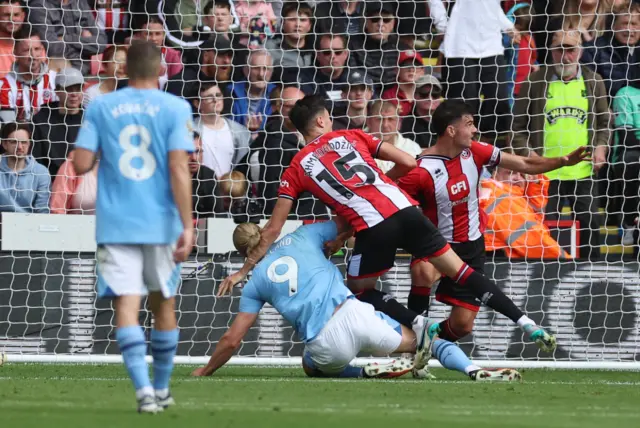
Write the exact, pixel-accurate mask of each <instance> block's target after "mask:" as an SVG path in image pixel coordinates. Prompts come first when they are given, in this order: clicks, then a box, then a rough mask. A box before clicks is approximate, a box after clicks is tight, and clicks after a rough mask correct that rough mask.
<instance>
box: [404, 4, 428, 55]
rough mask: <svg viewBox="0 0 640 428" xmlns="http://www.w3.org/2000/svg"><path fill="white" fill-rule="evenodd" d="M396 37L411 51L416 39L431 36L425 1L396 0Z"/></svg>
mask: <svg viewBox="0 0 640 428" xmlns="http://www.w3.org/2000/svg"><path fill="white" fill-rule="evenodd" d="M396 16H397V17H398V30H397V31H398V36H399V37H400V40H401V41H402V43H404V44H406V45H407V46H408V47H409V48H411V49H413V48H414V45H415V42H416V39H417V38H424V37H425V36H427V35H428V36H431V34H430V30H431V19H430V18H429V13H428V6H427V0H398V8H397V12H396Z"/></svg>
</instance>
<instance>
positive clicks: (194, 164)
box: [189, 137, 202, 175]
mask: <svg viewBox="0 0 640 428" xmlns="http://www.w3.org/2000/svg"><path fill="white" fill-rule="evenodd" d="M193 145H194V147H195V149H194V151H193V152H191V153H190V154H189V171H191V175H194V174H197V173H198V170H199V169H200V165H201V164H202V140H200V137H196V138H194V139H193Z"/></svg>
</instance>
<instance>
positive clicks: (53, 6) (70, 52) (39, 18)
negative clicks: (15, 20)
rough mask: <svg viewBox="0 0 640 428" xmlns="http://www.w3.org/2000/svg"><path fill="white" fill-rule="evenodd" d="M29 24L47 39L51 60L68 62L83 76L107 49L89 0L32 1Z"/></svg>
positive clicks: (30, 3) (103, 35)
mask: <svg viewBox="0 0 640 428" xmlns="http://www.w3.org/2000/svg"><path fill="white" fill-rule="evenodd" d="M29 21H30V22H31V24H33V25H34V26H35V28H36V29H37V30H38V31H39V32H40V34H41V35H43V36H44V38H45V39H46V41H47V45H48V46H47V55H48V56H49V57H50V58H64V59H68V60H70V61H71V64H72V65H73V66H74V67H76V68H78V69H81V70H82V72H83V74H88V73H89V70H90V67H91V64H90V61H89V59H90V58H91V57H92V56H93V55H96V54H99V53H101V52H102V51H104V49H105V48H106V45H107V36H106V35H105V33H104V31H102V30H101V29H100V28H98V26H97V25H96V21H95V19H94V18H93V13H92V8H91V7H90V6H89V3H88V2H87V0H30V1H29Z"/></svg>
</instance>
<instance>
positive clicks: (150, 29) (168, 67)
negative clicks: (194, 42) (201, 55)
mask: <svg viewBox="0 0 640 428" xmlns="http://www.w3.org/2000/svg"><path fill="white" fill-rule="evenodd" d="M134 37H135V38H137V39H141V40H149V41H151V42H153V43H154V44H155V45H156V46H158V47H159V48H160V49H161V51H162V67H161V69H160V76H158V84H159V87H160V89H163V88H164V86H165V84H166V83H167V80H169V76H175V75H176V74H178V73H180V71H181V70H182V58H181V55H180V52H178V51H177V50H175V49H173V48H170V47H167V46H165V37H166V35H165V32H164V27H163V25H162V21H161V20H160V18H158V17H157V16H154V15H151V16H149V17H148V18H147V19H146V22H142V25H141V26H140V27H139V28H138V29H137V30H136V31H135V35H134Z"/></svg>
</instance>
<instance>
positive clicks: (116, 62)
mask: <svg viewBox="0 0 640 428" xmlns="http://www.w3.org/2000/svg"><path fill="white" fill-rule="evenodd" d="M127 49H128V48H127V46H117V45H111V46H109V47H108V48H107V49H106V50H105V51H104V54H103V55H102V64H103V69H104V74H103V75H102V76H101V77H100V81H99V82H98V83H96V84H94V85H91V86H89V87H88V88H86V90H85V91H84V97H83V99H82V105H83V107H85V108H86V107H87V106H88V105H89V103H90V102H91V101H93V100H94V99H95V98H96V97H99V96H100V95H104V94H109V93H111V92H113V91H115V90H116V89H120V88H121V87H123V86H125V85H126V83H127V78H128V76H127V66H126V63H127Z"/></svg>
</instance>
